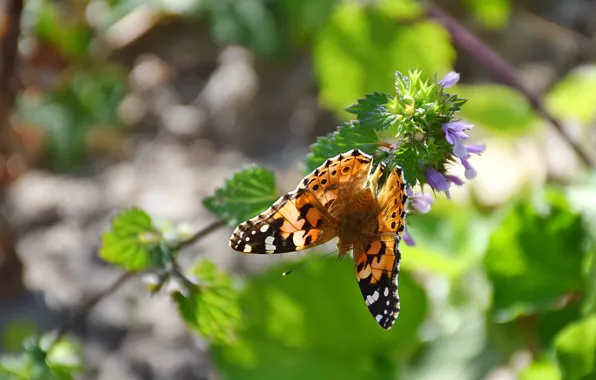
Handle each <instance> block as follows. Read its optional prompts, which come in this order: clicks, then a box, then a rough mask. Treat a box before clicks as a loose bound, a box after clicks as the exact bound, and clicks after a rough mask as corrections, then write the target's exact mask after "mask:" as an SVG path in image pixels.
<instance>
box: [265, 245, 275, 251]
mask: <svg viewBox="0 0 596 380" xmlns="http://www.w3.org/2000/svg"><path fill="white" fill-rule="evenodd" d="M265 250H266V251H267V252H269V251H271V252H273V251H275V246H274V245H273V244H265Z"/></svg>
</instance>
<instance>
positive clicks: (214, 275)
mask: <svg viewBox="0 0 596 380" xmlns="http://www.w3.org/2000/svg"><path fill="white" fill-rule="evenodd" d="M192 274H193V276H195V277H196V279H197V281H198V283H197V284H186V288H185V289H184V291H182V292H180V291H176V292H174V293H173V294H172V297H173V298H174V301H175V302H176V304H177V305H178V311H179V312H180V315H181V316H182V319H183V320H184V321H185V322H186V323H187V324H188V326H189V327H190V328H192V329H193V330H195V331H196V332H198V333H199V334H200V335H202V336H205V337H208V338H210V339H212V340H214V341H223V342H230V341H233V340H234V337H235V330H236V328H237V326H238V324H239V323H240V308H239V306H238V293H237V291H236V290H235V289H234V288H233V287H232V281H231V279H230V277H228V276H227V275H226V274H225V273H223V272H221V271H219V270H218V269H217V267H216V266H215V264H214V263H212V262H211V261H207V260H204V261H200V262H199V263H197V264H196V265H195V266H194V268H193V270H192Z"/></svg>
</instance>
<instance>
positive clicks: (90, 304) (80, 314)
mask: <svg viewBox="0 0 596 380" xmlns="http://www.w3.org/2000/svg"><path fill="white" fill-rule="evenodd" d="M135 274H136V273H134V272H125V273H123V274H122V275H121V276H120V277H118V278H117V279H116V281H114V282H113V283H112V284H111V285H110V286H108V287H107V288H105V289H104V290H103V291H101V292H99V293H98V294H96V295H95V296H94V297H93V298H91V299H90V300H88V301H87V302H86V303H84V304H83V305H82V306H81V307H80V308H79V309H78V310H77V311H76V313H75V314H74V315H73V316H72V317H71V318H70V320H69V321H68V322H67V323H66V324H65V325H63V326H62V327H60V328H59V329H58V331H57V332H56V338H55V339H54V341H53V342H52V345H51V346H53V345H54V344H56V343H57V342H59V341H60V339H62V338H63V337H64V335H66V333H67V332H69V331H70V330H72V329H73V328H74V327H75V325H76V324H77V323H78V322H79V321H80V320H81V319H83V318H84V317H85V316H87V314H89V312H90V311H91V310H92V309H93V308H94V307H95V305H97V304H98V303H99V301H101V300H102V299H103V298H104V297H107V296H109V295H110V294H112V293H114V292H115V291H116V290H118V289H119V288H120V287H121V286H122V285H123V284H124V283H125V282H126V281H128V280H129V279H131V278H132V277H133V276H134V275H135ZM51 346H50V348H51ZM49 350H50V349H48V351H49Z"/></svg>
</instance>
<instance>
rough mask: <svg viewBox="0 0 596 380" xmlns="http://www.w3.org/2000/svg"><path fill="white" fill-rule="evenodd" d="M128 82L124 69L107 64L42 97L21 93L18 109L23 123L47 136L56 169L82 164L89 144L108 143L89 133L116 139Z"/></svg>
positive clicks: (66, 81)
mask: <svg viewBox="0 0 596 380" xmlns="http://www.w3.org/2000/svg"><path fill="white" fill-rule="evenodd" d="M125 82H126V81H125V80H124V73H123V72H122V71H121V70H118V69H116V68H113V67H111V66H106V65H104V66H101V67H98V68H93V67H91V68H88V69H85V70H83V71H82V70H78V71H76V73H74V74H72V75H70V76H68V77H65V78H64V80H62V81H60V82H59V83H60V84H61V85H60V86H59V87H58V88H56V89H54V90H52V91H50V92H47V93H45V94H43V96H39V94H35V95H34V96H32V95H31V94H29V93H26V92H25V93H22V94H20V96H19V98H18V99H17V110H18V112H19V114H20V116H21V117H22V118H23V120H26V121H27V123H29V124H31V125H33V126H35V127H37V128H39V129H41V130H43V131H44V132H45V133H46V135H47V146H46V147H45V148H46V149H47V154H48V155H49V158H50V161H51V164H52V166H53V168H54V169H55V170H60V171H68V170H72V169H73V168H76V167H77V165H81V164H82V162H83V160H84V158H85V153H86V150H87V145H88V143H90V144H97V145H100V144H102V143H103V144H105V142H104V141H102V139H89V133H91V132H95V133H97V135H98V136H100V137H101V136H108V138H112V139H113V137H110V136H113V135H114V130H116V129H117V127H118V126H119V123H120V122H119V117H118V105H119V104H120V102H121V101H122V98H123V97H124V95H125V93H126V89H125V86H124V84H123V83H125ZM102 133H104V134H103V135H102ZM110 133H111V135H110ZM116 142H118V140H116ZM112 145H113V143H112Z"/></svg>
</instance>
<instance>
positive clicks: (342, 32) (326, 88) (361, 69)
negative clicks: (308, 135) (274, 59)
mask: <svg viewBox="0 0 596 380" xmlns="http://www.w3.org/2000/svg"><path fill="white" fill-rule="evenodd" d="M390 13H391V12H387V10H386V9H385V7H383V6H382V7H381V8H378V9H377V8H375V7H374V6H370V7H362V6H361V5H360V4H358V2H342V3H340V5H338V6H337V7H336V8H335V11H334V13H333V15H332V17H331V19H330V21H329V23H328V24H327V25H326V27H325V29H323V30H322V32H321V33H320V34H319V35H318V36H317V38H316V40H315V44H314V66H315V70H316V74H317V78H318V82H319V87H320V89H321V100H322V102H323V104H324V105H326V106H328V107H330V108H331V109H334V110H336V111H338V115H339V116H340V117H345V115H344V114H343V112H341V111H342V110H343V109H344V107H345V106H346V105H348V104H351V103H352V102H353V101H354V99H357V98H359V97H361V96H362V94H367V93H372V92H374V91H378V92H387V93H392V92H393V91H394V89H393V86H392V80H393V79H394V75H395V71H396V70H398V71H401V72H404V73H405V72H408V70H410V69H412V68H419V69H421V70H423V71H424V74H425V75H427V76H428V77H429V78H432V77H433V76H434V75H435V73H437V72H441V73H444V72H448V71H450V69H451V66H452V62H453V60H454V58H455V51H454V49H453V47H452V46H451V44H450V40H449V34H448V33H447V32H446V31H445V30H444V29H443V28H442V27H440V26H439V25H437V24H435V23H434V22H430V21H423V22H411V23H408V24H407V25H401V24H399V23H398V22H396V20H395V16H394V15H392V14H390Z"/></svg>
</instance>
